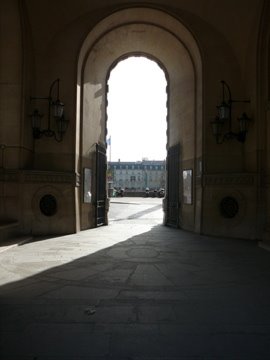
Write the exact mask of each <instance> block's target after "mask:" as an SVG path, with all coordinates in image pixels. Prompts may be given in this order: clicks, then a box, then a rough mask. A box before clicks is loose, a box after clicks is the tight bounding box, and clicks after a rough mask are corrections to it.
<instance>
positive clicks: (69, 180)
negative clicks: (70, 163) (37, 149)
mask: <svg viewBox="0 0 270 360" xmlns="http://www.w3.org/2000/svg"><path fill="white" fill-rule="evenodd" d="M0 181H3V182H21V183H62V184H72V185H74V186H79V183H80V176H79V174H76V173H73V172H60V171H59V172H58V171H37V170H22V171H20V170H2V171H1V170H0Z"/></svg>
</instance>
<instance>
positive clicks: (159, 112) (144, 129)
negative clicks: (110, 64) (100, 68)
mask: <svg viewBox="0 0 270 360" xmlns="http://www.w3.org/2000/svg"><path fill="white" fill-rule="evenodd" d="M108 86H109V87H108V88H109V90H108V107H107V116H108V122H107V131H108V135H107V139H108V140H107V142H108V146H109V148H108V160H109V161H118V160H119V159H120V160H121V161H141V160H142V159H144V158H147V159H149V160H164V159H165V158H166V141H167V139H166V130H167V121H166V117H167V92H166V87H167V80H166V77H165V74H164V71H163V70H162V69H161V68H160V66H159V65H158V64H157V63H156V62H155V61H152V60H149V59H148V58H146V57H142V56H141V57H137V56H136V57H135V56H134V57H129V58H127V59H125V60H122V61H120V62H119V63H118V64H117V65H116V66H115V68H113V69H112V71H111V73H110V76H109V80H108Z"/></svg>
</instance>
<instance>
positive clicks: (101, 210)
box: [96, 144, 107, 226]
mask: <svg viewBox="0 0 270 360" xmlns="http://www.w3.org/2000/svg"><path fill="white" fill-rule="evenodd" d="M106 172H107V159H106V148H105V147H103V146H102V145H100V144H96V226H101V225H105V224H106V197H107V196H106Z"/></svg>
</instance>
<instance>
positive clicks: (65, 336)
mask: <svg viewBox="0 0 270 360" xmlns="http://www.w3.org/2000/svg"><path fill="white" fill-rule="evenodd" d="M128 227H129V225H119V226H118V225H113V226H110V227H107V228H106V229H105V228H103V229H100V230H99V231H98V230H97V229H95V230H94V231H93V230H90V231H85V232H81V233H79V234H78V235H77V234H75V235H72V236H65V237H60V238H55V239H49V240H46V241H43V242H40V243H31V244H27V245H25V246H23V247H20V248H16V249H11V250H10V251H8V252H6V253H5V255H3V254H2V257H1V269H2V274H3V275H2V277H3V276H4V277H6V278H8V277H9V274H11V275H10V278H11V279H13V280H14V279H15V278H16V277H15V275H14V274H15V273H16V274H17V276H24V275H25V279H21V280H19V281H13V282H12V283H8V284H6V285H3V286H1V288H0V294H1V298H0V315H1V317H0V319H1V340H0V341H1V343H0V345H1V347H0V349H1V352H0V354H1V356H0V358H1V359H5V360H11V359H12V360H16V359H20V360H21V359H25V360H28V359H29V360H30V359H31V360H33V359H35V360H43V359H46V360H56V359H57V360H60V359H61V360H62V359H65V360H75V359H76V360H80V359H85V360H86V359H87V360H89V359H90V360H91V359H92V360H94V359H101V360H102V359H103V360H104V359H119V360H124V359H125V360H126V359H134V360H135V359H136V360H138V359H144V360H145V359H148V360H150V359H168V360H170V359H207V360H208V359H230V360H231V359H245V360H246V359H252V360H254V359H269V358H270V303H269V299H270V285H269V284H270V281H269V280H270V253H268V252H266V251H264V250H262V249H260V248H258V247H256V244H255V243H252V242H245V241H238V240H224V239H218V238H209V237H203V236H198V235H194V234H190V233H186V232H183V231H180V230H176V229H170V228H166V227H164V226H155V227H153V228H152V229H150V230H149V231H145V232H142V233H139V234H136V235H134V236H130V237H129V238H127V239H125V237H124V236H123V233H124V232H125V228H126V229H128ZM129 231H130V230H129ZM127 232H128V230H127ZM72 257H73V261H71V260H70V259H71V258H72ZM60 262H62V264H61V265H58V266H55V264H57V263H58V264H59V263H60ZM47 265H48V267H51V268H48V270H45V271H44V270H42V269H44V268H45V267H46V266H47ZM32 272H35V274H33V275H30V274H31V273H32Z"/></svg>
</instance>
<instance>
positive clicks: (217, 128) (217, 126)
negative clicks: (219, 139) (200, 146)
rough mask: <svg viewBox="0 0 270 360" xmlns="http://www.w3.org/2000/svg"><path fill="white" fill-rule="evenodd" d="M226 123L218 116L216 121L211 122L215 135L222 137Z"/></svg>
mask: <svg viewBox="0 0 270 360" xmlns="http://www.w3.org/2000/svg"><path fill="white" fill-rule="evenodd" d="M223 124H224V121H222V120H221V119H220V118H219V117H218V116H216V118H215V120H213V121H211V126H212V131H213V135H215V136H220V135H221V134H222V128H223Z"/></svg>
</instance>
